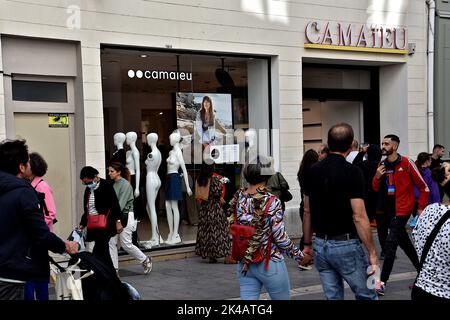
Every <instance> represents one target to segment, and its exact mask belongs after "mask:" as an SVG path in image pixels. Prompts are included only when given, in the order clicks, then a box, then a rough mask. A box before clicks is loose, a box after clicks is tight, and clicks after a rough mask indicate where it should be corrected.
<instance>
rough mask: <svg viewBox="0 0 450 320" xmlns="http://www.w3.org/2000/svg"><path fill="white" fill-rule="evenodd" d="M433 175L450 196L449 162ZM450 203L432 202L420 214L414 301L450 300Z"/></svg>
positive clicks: (414, 233) (416, 238)
mask: <svg viewBox="0 0 450 320" xmlns="http://www.w3.org/2000/svg"><path fill="white" fill-rule="evenodd" d="M432 178H433V180H434V181H436V182H437V183H439V184H440V185H441V186H442V187H443V189H444V192H445V194H446V195H447V197H450V164H448V163H444V165H443V166H442V167H440V168H435V169H433V171H432ZM449 234H450V203H446V204H444V203H442V204H441V203H433V204H430V205H428V206H427V207H426V208H425V209H424V210H423V212H422V213H421V214H420V215H419V219H418V220H417V225H416V227H415V228H414V230H413V232H412V236H413V239H414V247H415V249H416V252H417V256H418V257H419V258H420V264H419V270H418V275H417V278H416V281H415V282H414V286H413V288H412V291H411V299H412V300H422V301H446V302H447V303H448V302H449V301H450V246H449V238H448V235H449Z"/></svg>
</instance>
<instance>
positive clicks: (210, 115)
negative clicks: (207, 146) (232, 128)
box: [200, 96, 214, 126]
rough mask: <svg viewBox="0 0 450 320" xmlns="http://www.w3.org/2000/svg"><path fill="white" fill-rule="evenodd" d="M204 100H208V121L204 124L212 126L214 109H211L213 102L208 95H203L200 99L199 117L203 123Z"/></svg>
mask: <svg viewBox="0 0 450 320" xmlns="http://www.w3.org/2000/svg"><path fill="white" fill-rule="evenodd" d="M205 101H208V102H209V105H210V107H209V123H207V124H206V125H208V126H213V125H214V109H213V104H212V101H211V98H210V97H208V96H204V97H203V100H202V106H201V108H200V118H201V119H202V123H205V108H203V104H204V103H205Z"/></svg>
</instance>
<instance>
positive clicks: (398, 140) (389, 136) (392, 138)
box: [384, 134, 400, 144]
mask: <svg viewBox="0 0 450 320" xmlns="http://www.w3.org/2000/svg"><path fill="white" fill-rule="evenodd" d="M384 138H385V139H391V140H392V141H394V142H397V143H398V144H400V138H399V137H398V136H396V135H395V134H388V135H386V136H384Z"/></svg>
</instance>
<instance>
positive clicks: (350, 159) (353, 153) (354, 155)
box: [345, 151, 359, 163]
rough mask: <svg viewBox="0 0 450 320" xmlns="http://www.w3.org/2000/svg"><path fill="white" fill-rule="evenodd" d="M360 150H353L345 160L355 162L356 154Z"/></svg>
mask: <svg viewBox="0 0 450 320" xmlns="http://www.w3.org/2000/svg"><path fill="white" fill-rule="evenodd" d="M358 153H359V152H358V151H351V152H350V153H349V154H348V156H347V158H345V160H347V162H350V163H353V160H355V158H356V156H357V155H358Z"/></svg>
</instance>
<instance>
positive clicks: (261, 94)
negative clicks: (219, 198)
mask: <svg viewBox="0 0 450 320" xmlns="http://www.w3.org/2000/svg"><path fill="white" fill-rule="evenodd" d="M268 62H269V59H268V58H265V57H239V56H233V55H229V56H227V55H220V56H217V55H208V54H203V53H202V54H200V53H186V52H166V51H164V52H162V51H151V50H145V49H142V50H133V49H125V48H117V47H104V48H102V50H101V67H102V90H103V111H104V128H105V146H106V150H105V151H106V152H105V154H106V159H105V160H106V163H109V162H110V161H111V159H112V158H113V157H114V153H115V152H116V151H117V143H116V145H115V143H114V135H115V134H116V133H118V132H122V133H124V134H126V133H128V132H136V134H137V141H136V147H137V149H138V150H139V153H140V161H139V168H140V179H139V190H140V192H139V193H140V197H139V198H137V199H136V201H135V211H138V212H137V215H138V216H139V220H140V221H141V222H140V223H139V224H138V238H139V240H140V241H148V240H152V239H153V240H156V239H162V240H163V241H165V240H167V236H168V234H169V227H168V218H169V222H172V220H171V219H173V218H174V217H173V216H171V215H170V214H169V217H168V216H167V212H166V205H165V202H166V195H165V186H166V184H167V182H168V181H167V180H168V175H167V173H168V172H167V169H168V168H167V165H168V164H167V161H166V160H167V158H168V157H169V152H170V151H171V149H172V146H171V144H170V135H171V133H172V132H173V131H174V130H178V132H179V133H180V135H181V137H182V139H181V142H180V146H181V148H182V150H183V159H184V162H185V165H186V169H187V174H188V182H189V187H190V188H191V189H192V191H193V192H194V194H195V190H194V189H195V188H194V186H195V183H194V181H195V179H196V178H197V176H198V172H199V169H200V165H201V161H202V154H203V153H202V152H205V149H206V150H207V152H209V151H210V150H211V149H214V148H213V146H214V147H215V146H222V145H224V144H225V145H227V146H228V147H227V151H229V150H232V148H234V147H236V148H237V149H233V150H234V152H236V157H237V158H239V159H241V158H240V157H241V155H240V153H242V151H243V150H245V145H244V143H240V142H239V141H240V140H239V139H238V137H239V136H242V133H243V132H244V131H245V130H247V129H249V128H266V129H267V128H270V124H269V119H270V106H269V94H268V88H269V85H268V84H269V72H268V69H269V63H268ZM205 104H208V105H209V106H212V108H210V109H208V110H212V111H213V112H212V113H209V112H206V111H202V106H203V105H205ZM204 108H207V107H204ZM238 129H240V130H242V131H238V132H236V130H238ZM150 133H156V134H157V136H158V141H157V143H156V145H157V148H158V150H159V151H160V153H161V158H162V161H161V164H160V166H159V169H158V172H157V173H158V176H159V178H160V180H161V187H160V188H159V191H158V193H157V197H156V200H155V201H154V204H155V211H156V214H153V217H152V211H153V210H151V209H150V206H151V204H152V201H151V199H150V197H152V195H151V194H149V193H148V192H147V184H148V183H149V182H148V181H149V180H148V179H147V166H150V164H149V163H150V162H149V161H147V162H146V160H147V159H148V157H151V156H152V154H151V152H152V148H151V146H150V145H149V141H148V135H149V134H150ZM153 137H154V136H153ZM241 142H242V141H241ZM124 149H125V151H129V150H130V146H129V145H127V143H125V144H124ZM198 150H200V153H199V152H198ZM219 150H222V149H219ZM149 154H150V155H149ZM128 155H130V153H128ZM199 155H200V156H199ZM213 155H214V154H213ZM219 158H220V157H219ZM237 158H233V157H230V158H229V159H228V160H229V161H228V162H226V163H224V162H223V161H221V160H220V159H218V160H217V159H216V165H215V171H216V172H217V173H218V174H220V175H223V176H226V177H227V178H229V180H230V182H229V183H228V184H227V185H226V195H225V200H229V199H230V198H231V197H232V195H233V193H234V192H235V191H236V189H237V188H238V187H239V185H240V170H241V168H242V165H240V164H239V161H237V160H238V159H237ZM149 170H153V169H152V168H150V167H149ZM179 173H182V170H181V168H180V170H179ZM135 174H136V170H135ZM149 176H150V175H149ZM137 180H138V179H136V177H134V178H133V180H132V182H133V183H134V184H136V181H137ZM181 185H182V195H183V199H182V200H180V201H178V208H179V221H180V223H179V227H178V228H179V229H178V233H179V235H180V238H181V242H177V241H175V242H177V243H170V242H169V243H161V242H159V241H158V242H159V243H156V245H155V242H153V243H152V245H153V247H158V246H159V247H161V248H164V247H166V246H167V247H171V246H172V245H174V244H177V245H179V244H182V245H183V244H192V243H195V241H196V237H197V225H198V222H199V217H198V210H197V204H196V201H195V198H194V196H192V197H189V196H187V194H186V184H185V180H184V177H182V179H181ZM134 187H135V185H134ZM151 221H153V225H152V223H151ZM172 223H173V222H172ZM155 233H156V234H155ZM158 235H160V236H161V238H159V237H158Z"/></svg>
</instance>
